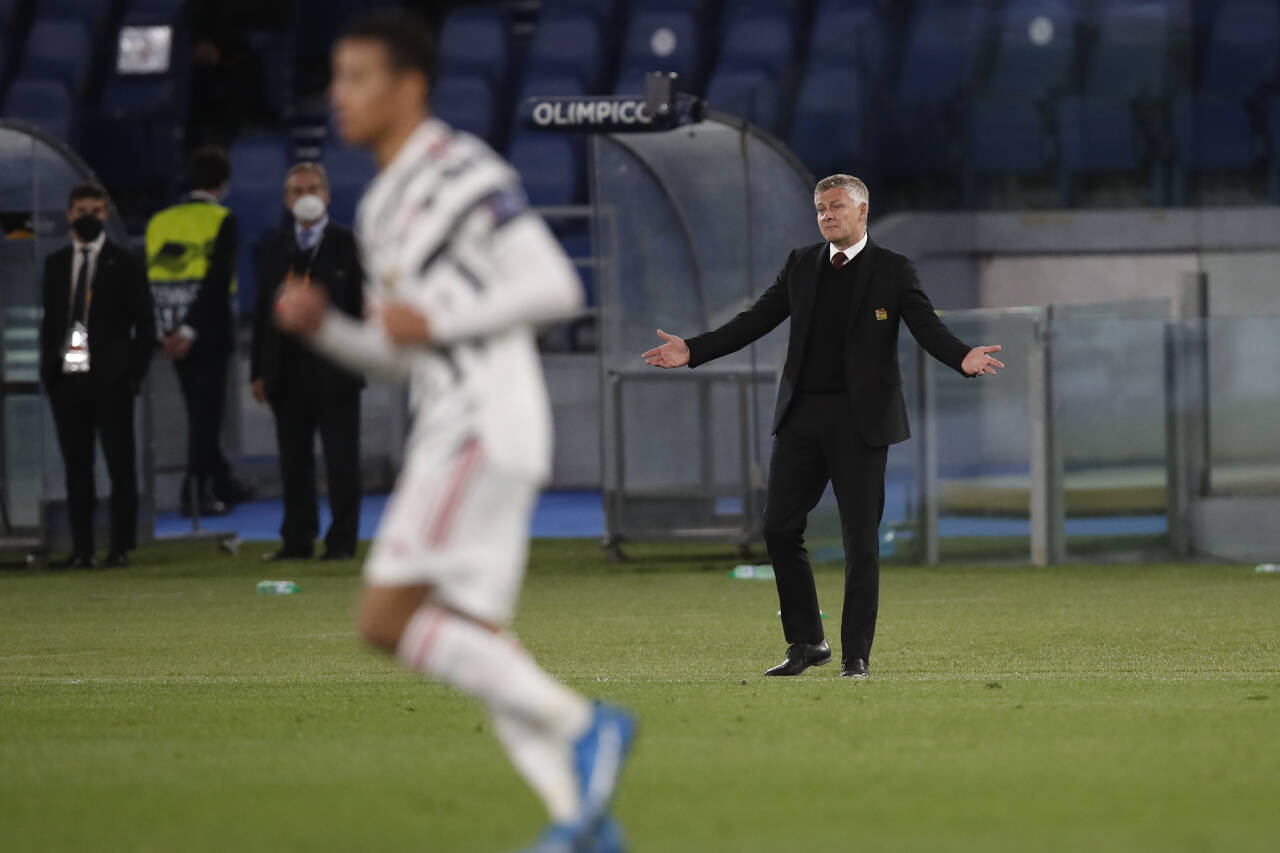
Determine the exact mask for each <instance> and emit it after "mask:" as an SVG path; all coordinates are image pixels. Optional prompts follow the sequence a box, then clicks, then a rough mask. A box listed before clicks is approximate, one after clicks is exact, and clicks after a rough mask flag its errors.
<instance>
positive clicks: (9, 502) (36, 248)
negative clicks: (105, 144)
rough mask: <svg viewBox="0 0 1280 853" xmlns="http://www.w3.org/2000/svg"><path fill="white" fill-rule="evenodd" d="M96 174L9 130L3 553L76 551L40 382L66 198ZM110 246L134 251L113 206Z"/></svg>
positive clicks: (138, 416)
mask: <svg viewBox="0 0 1280 853" xmlns="http://www.w3.org/2000/svg"><path fill="white" fill-rule="evenodd" d="M89 180H96V178H95V177H94V174H93V172H92V171H91V170H90V169H89V167H88V166H86V165H85V163H84V161H82V160H81V159H80V158H79V157H78V156H77V155H76V154H75V152H73V151H72V150H71V149H70V148H68V147H67V146H66V145H64V144H63V143H62V142H60V141H58V140H56V139H54V138H53V137H51V136H49V135H47V134H46V133H44V132H43V131H41V130H40V129H38V128H36V127H33V126H31V125H28V124H26V123H24V122H19V121H12V120H8V119H4V120H0V229H2V230H3V239H0V280H2V281H3V287H0V316H3V318H4V322H3V324H0V370H2V372H3V376H4V383H3V400H2V401H0V402H2V405H0V444H2V446H0V550H5V551H8V552H10V553H13V552H18V553H26V554H28V555H32V556H34V555H35V554H38V553H42V552H44V553H47V552H48V551H50V550H54V549H61V548H65V547H68V546H69V544H70V529H69V527H68V524H67V517H66V485H65V478H64V473H63V468H62V455H61V453H60V452H59V449H58V441H57V437H56V435H55V432H54V425H53V415H52V413H51V412H50V411H49V405H48V402H47V400H46V399H45V397H44V393H43V390H42V388H41V386H40V381H39V375H38V374H39V326H40V313H41V295H40V282H41V276H42V273H43V271H44V262H45V258H46V257H48V255H49V254H50V253H51V252H54V251H55V250H57V249H59V248H61V247H62V246H65V245H66V244H67V239H68V238H67V219H66V209H67V196H68V195H69V194H70V192H71V188H72V187H73V186H75V185H76V184H78V183H81V182H83V181H89ZM106 232H107V238H108V239H110V240H113V241H115V242H116V243H119V244H120V245H122V246H128V245H129V236H128V234H127V233H126V231H125V226H124V223H123V221H122V220H121V219H120V216H119V214H118V213H117V211H116V210H115V207H114V205H111V216H110V218H109V220H108V221H107V226H106ZM150 396H151V391H150V382H149V381H148V382H147V383H146V384H144V386H143V389H142V393H141V394H140V395H139V399H138V401H137V402H136V403H135V407H136V408H135V414H134V422H135V424H136V433H137V441H138V455H137V458H138V473H139V477H140V482H139V494H138V541H139V542H148V541H151V540H152V539H154V537H155V500H154V494H155V490H154V488H153V487H152V484H153V481H154V476H153V465H152V453H151V424H150V405H149V402H150ZM95 481H96V484H97V489H98V495H99V500H98V516H99V517H98V528H99V536H98V539H99V541H101V542H105V541H106V530H107V510H108V507H107V501H106V500H104V499H103V498H105V496H106V495H107V494H109V484H110V479H109V478H108V477H107V475H106V468H105V466H104V465H103V462H102V458H101V455H100V454H99V457H98V460H97V463H96V470H95Z"/></svg>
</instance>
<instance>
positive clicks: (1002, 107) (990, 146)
mask: <svg viewBox="0 0 1280 853" xmlns="http://www.w3.org/2000/svg"><path fill="white" fill-rule="evenodd" d="M968 129H969V163H970V165H971V166H972V168H973V171H974V172H975V173H976V174H977V175H1034V174H1037V173H1041V172H1044V171H1045V169H1047V168H1048V165H1049V147H1048V139H1047V134H1046V133H1045V128H1044V122H1043V120H1042V119H1041V116H1040V110H1039V109H1038V108H1037V107H1036V105H1035V104H1033V103H1031V102H1029V101H1026V100H1006V99H1003V98H987V97H983V98H975V99H974V100H973V101H972V102H971V103H970V106H969V121H968Z"/></svg>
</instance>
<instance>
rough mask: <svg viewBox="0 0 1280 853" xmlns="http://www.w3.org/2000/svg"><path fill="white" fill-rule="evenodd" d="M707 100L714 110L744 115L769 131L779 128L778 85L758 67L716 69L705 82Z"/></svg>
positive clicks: (773, 131) (780, 120)
mask: <svg viewBox="0 0 1280 853" xmlns="http://www.w3.org/2000/svg"><path fill="white" fill-rule="evenodd" d="M707 103H708V104H709V105H710V107H711V108H712V109H714V110H721V111H723V112H727V113H730V114H731V115H736V116H740V117H741V118H745V119H747V120H748V121H750V122H752V123H753V124H756V125H759V126H760V127H762V128H764V129H765V130H767V131H769V132H770V133H774V134H777V133H779V132H780V131H781V129H782V123H783V116H782V106H781V98H780V97H779V92H778V86H777V84H776V83H775V82H774V80H773V77H772V76H771V75H770V74H768V73H767V72H765V71H762V70H761V69H759V68H746V69H734V68H729V69H717V70H716V71H715V73H714V74H712V75H711V81H710V82H709V83H708V84H707Z"/></svg>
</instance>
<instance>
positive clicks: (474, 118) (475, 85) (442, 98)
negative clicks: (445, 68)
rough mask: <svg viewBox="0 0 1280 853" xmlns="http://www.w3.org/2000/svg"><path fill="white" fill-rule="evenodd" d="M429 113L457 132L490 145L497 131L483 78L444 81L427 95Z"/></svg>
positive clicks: (491, 99) (489, 88) (491, 100)
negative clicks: (429, 107)
mask: <svg viewBox="0 0 1280 853" xmlns="http://www.w3.org/2000/svg"><path fill="white" fill-rule="evenodd" d="M431 109H432V111H433V112H434V113H435V114H436V115H438V116H440V118H441V119H443V120H444V121H446V122H448V123H449V124H450V125H452V126H453V127H456V128H458V129H459V130H465V131H467V132H468V133H474V134H475V135H476V136H479V137H480V138H481V139H486V140H489V141H491V142H492V141H493V140H494V137H495V135H496V131H497V122H496V112H495V104H494V93H493V88H492V86H491V85H490V84H489V81H488V80H486V79H485V78H484V77H462V76H459V77H444V78H441V80H440V82H439V83H438V84H437V85H436V89H435V91H434V92H432V94H431Z"/></svg>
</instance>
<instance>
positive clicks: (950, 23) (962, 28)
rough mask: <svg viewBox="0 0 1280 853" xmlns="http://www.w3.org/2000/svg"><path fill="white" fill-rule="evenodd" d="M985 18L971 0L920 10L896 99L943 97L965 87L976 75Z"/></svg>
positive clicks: (934, 98) (911, 35)
mask: <svg viewBox="0 0 1280 853" xmlns="http://www.w3.org/2000/svg"><path fill="white" fill-rule="evenodd" d="M986 21H987V13H986V10H985V8H984V7H982V6H979V5H976V4H971V3H963V4H956V5H945V6H926V7H924V8H922V9H920V10H919V11H917V13H916V15H915V19H914V21H913V23H912V25H911V30H910V34H909V35H908V37H907V43H906V47H905V48H904V53H903V60H902V74H901V76H900V78H899V80H898V84H897V86H896V88H895V93H894V94H895V96H896V99H900V100H902V101H903V102H907V103H910V102H919V101H943V100H947V99H950V98H953V97H955V96H956V95H957V94H958V93H960V92H961V91H963V90H964V89H965V87H967V86H968V85H969V83H970V81H971V80H972V78H973V71H974V65H975V64H976V60H977V57H978V54H979V51H980V48H981V37H982V34H983V32H984V30H985V27H986Z"/></svg>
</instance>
